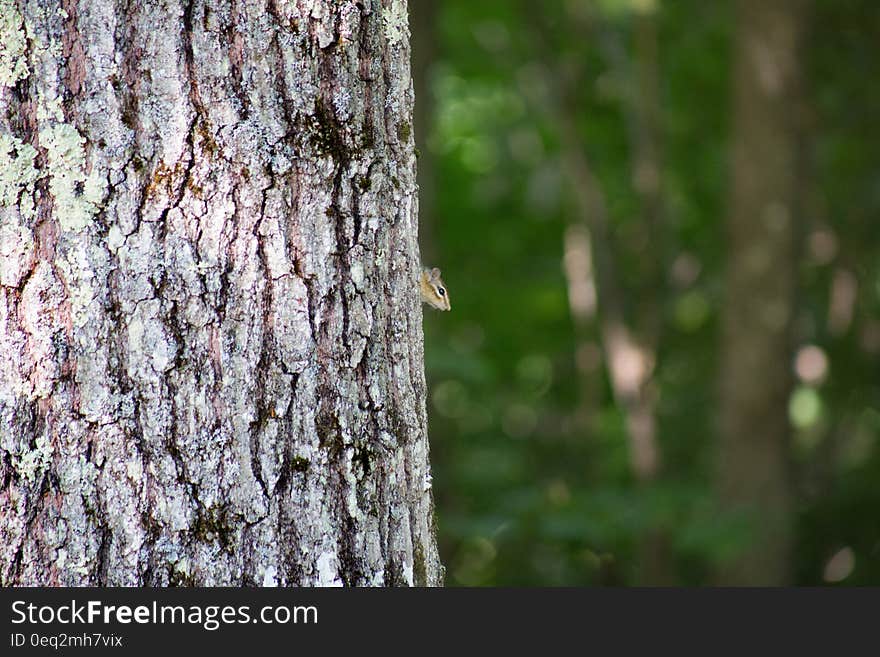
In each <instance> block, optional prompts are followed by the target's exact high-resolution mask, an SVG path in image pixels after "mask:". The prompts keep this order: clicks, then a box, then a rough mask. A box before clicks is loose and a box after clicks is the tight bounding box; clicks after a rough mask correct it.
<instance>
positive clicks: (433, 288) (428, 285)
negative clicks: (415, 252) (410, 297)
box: [419, 267, 452, 310]
mask: <svg viewBox="0 0 880 657" xmlns="http://www.w3.org/2000/svg"><path fill="white" fill-rule="evenodd" d="M419 289H420V290H421V292H422V301H423V302H424V303H427V304H428V305H429V306H433V307H434V308H436V309H437V310H450V309H451V308H452V306H451V305H450V304H449V291H448V290H447V289H446V284H445V283H444V282H443V279H442V278H440V270H439V269H437V268H436V267H434V268H432V269H423V270H422V275H421V277H420V278H419Z"/></svg>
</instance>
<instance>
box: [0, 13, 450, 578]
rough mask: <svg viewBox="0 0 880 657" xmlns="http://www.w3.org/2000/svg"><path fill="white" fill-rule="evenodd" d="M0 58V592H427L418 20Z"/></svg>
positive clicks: (69, 20) (371, 20)
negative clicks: (415, 133) (413, 58)
mask: <svg viewBox="0 0 880 657" xmlns="http://www.w3.org/2000/svg"><path fill="white" fill-rule="evenodd" d="M0 31H2V34H0V44H2V45H0V150H2V151H3V152H2V153H0V159H9V160H10V161H11V162H12V165H11V166H6V167H4V168H3V169H2V171H0V240H2V241H0V353H2V354H3V362H2V365H0V515H2V522H0V584H2V585H6V586H8V585H19V584H36V585H53V584H63V585H86V584H88V585H170V584H195V585H233V586H234V585H338V584H347V585H396V584H410V585H411V584H415V585H421V584H427V585H434V584H438V583H440V582H441V579H442V567H441V566H440V563H439V560H438V556H437V551H436V544H435V538H434V530H433V509H432V494H431V476H430V470H429V461H428V441H427V435H426V412H425V381H424V373H423V354H422V320H421V309H420V306H419V298H418V292H417V285H416V280H417V275H418V271H419V254H418V246H417V197H416V182H415V156H414V146H413V138H412V127H411V126H412V103H413V93H412V82H411V78H410V68H409V29H408V22H407V6H406V0H383V1H381V2H380V1H379V0H351V1H338V2H337V1H330V0H190V1H183V2H181V1H179V0H162V1H159V0H146V1H145V0H137V1H134V0H88V1H86V0H82V1H79V2H78V1H77V0H64V1H63V2H61V3H60V4H59V3H58V2H56V0H14V1H13V0H0Z"/></svg>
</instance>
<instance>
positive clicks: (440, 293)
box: [437, 287, 446, 297]
mask: <svg viewBox="0 0 880 657" xmlns="http://www.w3.org/2000/svg"><path fill="white" fill-rule="evenodd" d="M437 294H439V295H440V296H441V297H445V296H446V290H444V289H443V288H442V287H438V288H437Z"/></svg>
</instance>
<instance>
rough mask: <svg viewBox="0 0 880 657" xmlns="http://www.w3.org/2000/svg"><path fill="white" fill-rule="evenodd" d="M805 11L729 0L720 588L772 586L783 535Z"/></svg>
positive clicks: (781, 574) (800, 3) (787, 514)
mask: <svg viewBox="0 0 880 657" xmlns="http://www.w3.org/2000/svg"><path fill="white" fill-rule="evenodd" d="M806 4H807V3H806V2H805V0H739V1H738V2H737V4H736V7H737V10H736V15H737V28H736V37H735V47H734V50H735V52H734V60H735V61H734V71H733V84H734V97H733V144H732V153H733V161H732V162H731V183H732V185H731V198H730V211H729V216H728V220H727V237H728V244H727V250H728V254H729V255H728V260H727V272H726V285H725V287H726V291H725V303H724V315H723V336H722V347H721V368H720V373H719V374H720V377H721V381H720V393H721V399H720V409H719V413H720V460H719V493H720V495H721V502H722V503H723V504H724V506H725V507H726V508H727V509H728V510H729V511H731V512H733V513H735V514H740V515H741V517H742V518H744V519H745V520H746V524H747V526H748V528H749V529H750V544H749V546H748V548H747V549H746V550H744V551H743V552H742V554H740V555H738V557H737V558H735V559H732V560H731V561H730V562H729V563H727V564H725V565H724V566H723V568H722V569H721V571H720V573H719V578H718V579H719V582H720V583H722V584H731V585H735V584H741V585H764V586H771V585H780V584H786V583H787V582H788V581H789V578H790V568H791V563H790V560H791V548H792V536H793V518H792V511H793V500H792V481H791V473H790V472H789V456H788V438H789V425H788V399H789V395H790V394H791V388H792V377H791V353H792V325H793V320H794V314H795V301H796V281H797V279H796V265H797V262H798V257H797V248H796V246H797V241H798V240H797V234H798V228H797V223H798V222H797V210H798V208H797V202H796V197H797V175H796V174H797V171H798V166H797V154H798V123H797V121H798V117H797V110H798V109H799V105H798V103H797V100H798V98H799V86H800V75H801V73H800V67H799V61H800V59H799V41H800V37H801V33H802V31H803V23H804V13H805V10H806Z"/></svg>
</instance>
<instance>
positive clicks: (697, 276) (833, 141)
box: [410, 0, 880, 586]
mask: <svg viewBox="0 0 880 657" xmlns="http://www.w3.org/2000/svg"><path fill="white" fill-rule="evenodd" d="M410 12H411V20H410V25H411V30H412V44H413V73H414V76H415V80H416V105H417V108H416V141H417V146H418V148H419V169H420V170H419V180H420V187H421V192H420V194H421V196H420V199H421V200H420V204H421V221H422V227H421V245H422V255H423V261H424V263H425V264H426V265H432V266H438V267H441V268H442V269H443V277H444V280H445V281H446V284H447V285H448V286H449V289H450V292H451V301H452V312H451V313H448V314H441V313H437V312H433V311H430V310H429V309H426V311H425V314H426V317H425V334H426V345H425V350H426V362H427V373H428V380H429V386H430V389H429V404H430V409H429V410H430V421H431V444H432V462H433V467H434V482H435V487H434V490H435V496H436V503H437V514H438V529H439V537H440V542H441V556H442V558H443V561H444V563H445V564H446V567H447V584H448V585H511V586H530V585H601V584H606V585H650V584H676V585H704V584H764V585H775V584H797V585H822V584H829V585H830V584H835V585H838V584H844V585H859V584H875V585H876V584H880V439H878V434H880V377H878V374H880V258H878V256H877V254H878V246H880V221H878V218H880V134H878V119H880V84H877V79H878V78H877V64H878V62H880V3H878V2H876V0H813V1H812V2H805V1H802V0H739V1H731V2H726V1H724V2H722V1H718V2H705V1H704V0H668V1H663V0H552V1H550V0H548V1H546V2H527V1H526V0H479V1H475V0H411V2H410Z"/></svg>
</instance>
